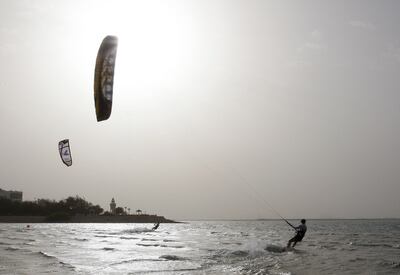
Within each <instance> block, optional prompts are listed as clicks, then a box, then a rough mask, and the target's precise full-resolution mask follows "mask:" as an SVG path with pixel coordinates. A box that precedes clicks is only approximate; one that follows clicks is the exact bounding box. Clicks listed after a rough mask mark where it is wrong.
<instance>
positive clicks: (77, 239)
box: [74, 238, 89, 242]
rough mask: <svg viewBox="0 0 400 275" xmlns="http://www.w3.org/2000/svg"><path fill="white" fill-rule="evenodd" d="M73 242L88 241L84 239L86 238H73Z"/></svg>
mask: <svg viewBox="0 0 400 275" xmlns="http://www.w3.org/2000/svg"><path fill="white" fill-rule="evenodd" d="M74 240H75V241H80V242H86V241H88V240H89V239H86V238H74Z"/></svg>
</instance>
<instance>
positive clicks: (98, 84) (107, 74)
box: [94, 36, 118, 121]
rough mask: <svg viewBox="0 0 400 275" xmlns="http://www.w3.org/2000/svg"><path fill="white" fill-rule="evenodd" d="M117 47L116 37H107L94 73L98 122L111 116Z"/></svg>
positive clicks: (100, 50)
mask: <svg viewBox="0 0 400 275" xmlns="http://www.w3.org/2000/svg"><path fill="white" fill-rule="evenodd" d="M117 46H118V38H117V37H116V36H106V37H105V38H104V39H103V42H102V43H101V45H100V48H99V52H98V54H97V59H96V68H95V71H94V103H95V106H96V117H97V121H102V120H106V119H108V118H109V117H110V115H111V107H112V96H113V84H114V66H115V58H116V56H117Z"/></svg>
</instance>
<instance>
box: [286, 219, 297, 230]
mask: <svg viewBox="0 0 400 275" xmlns="http://www.w3.org/2000/svg"><path fill="white" fill-rule="evenodd" d="M285 222H286V223H287V224H288V225H290V226H291V227H292V228H293V229H294V230H297V228H296V227H295V226H293V225H292V224H291V223H290V222H288V221H287V220H285Z"/></svg>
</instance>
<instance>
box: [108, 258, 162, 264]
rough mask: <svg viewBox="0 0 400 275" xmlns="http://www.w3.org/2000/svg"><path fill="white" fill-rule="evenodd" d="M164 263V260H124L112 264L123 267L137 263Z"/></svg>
mask: <svg viewBox="0 0 400 275" xmlns="http://www.w3.org/2000/svg"><path fill="white" fill-rule="evenodd" d="M161 261H164V260H162V259H129V260H123V261H120V262H115V263H112V264H111V265H122V264H129V263H135V262H161Z"/></svg>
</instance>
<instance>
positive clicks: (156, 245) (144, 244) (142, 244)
mask: <svg viewBox="0 0 400 275" xmlns="http://www.w3.org/2000/svg"><path fill="white" fill-rule="evenodd" d="M136 245H138V246H154V247H158V246H160V245H159V244H147V243H137V244H136Z"/></svg>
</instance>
